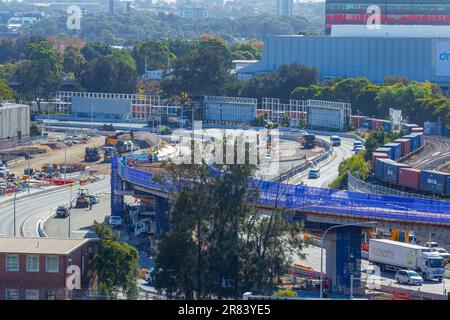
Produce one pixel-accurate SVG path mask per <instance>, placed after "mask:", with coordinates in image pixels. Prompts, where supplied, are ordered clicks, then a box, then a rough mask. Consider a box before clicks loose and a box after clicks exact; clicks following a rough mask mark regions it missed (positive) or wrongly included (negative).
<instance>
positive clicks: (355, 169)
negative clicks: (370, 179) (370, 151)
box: [330, 151, 370, 189]
mask: <svg viewBox="0 0 450 320" xmlns="http://www.w3.org/2000/svg"><path fill="white" fill-rule="evenodd" d="M338 172H339V176H338V177H337V178H336V179H335V180H334V181H333V182H332V183H331V184H330V188H332V189H347V177H346V176H347V173H348V172H350V173H351V174H353V175H354V176H356V177H357V178H360V179H365V178H366V177H367V176H368V174H369V172H370V163H369V162H368V161H366V160H365V151H362V152H360V153H358V154H355V155H353V156H351V157H349V158H347V159H345V160H343V161H342V162H341V163H340V164H339V169H338Z"/></svg>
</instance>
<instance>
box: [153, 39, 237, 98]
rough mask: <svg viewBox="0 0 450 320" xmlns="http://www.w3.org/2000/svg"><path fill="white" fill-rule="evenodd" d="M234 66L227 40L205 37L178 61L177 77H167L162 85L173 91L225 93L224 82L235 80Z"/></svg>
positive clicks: (164, 89)
mask: <svg viewBox="0 0 450 320" xmlns="http://www.w3.org/2000/svg"><path fill="white" fill-rule="evenodd" d="M230 68H231V53H230V50H229V49H228V48H227V46H226V45H225V44H224V43H222V42H220V41H218V40H216V39H210V40H206V41H202V42H201V43H200V45H199V47H198V49H197V50H196V51H194V52H191V53H190V54H187V55H185V56H184V57H182V58H180V59H177V60H176V61H175V65H174V70H173V72H172V76H173V78H171V79H165V81H163V82H162V83H161V87H162V89H163V91H165V92H166V93H167V94H169V95H179V93H180V92H187V93H188V94H189V95H190V96H197V95H221V94H224V85H225V84H226V83H227V82H229V81H231V76H230V75H229V72H228V71H229V69H230Z"/></svg>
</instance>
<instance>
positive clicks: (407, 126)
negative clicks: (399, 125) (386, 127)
mask: <svg viewBox="0 0 450 320" xmlns="http://www.w3.org/2000/svg"><path fill="white" fill-rule="evenodd" d="M417 127H419V126H418V125H417V124H413V123H404V124H403V129H405V131H406V134H410V133H411V132H412V131H411V130H412V128H417Z"/></svg>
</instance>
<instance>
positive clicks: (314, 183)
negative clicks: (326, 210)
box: [285, 135, 354, 188]
mask: <svg viewBox="0 0 450 320" xmlns="http://www.w3.org/2000/svg"><path fill="white" fill-rule="evenodd" d="M317 138H319V139H322V140H325V141H328V140H329V139H330V138H329V137H327V136H320V135H318V136H317ZM353 141H354V140H353V139H350V138H341V146H340V147H334V148H333V149H334V151H333V154H332V155H331V157H330V158H328V159H327V160H325V161H323V162H320V163H319V164H318V167H319V168H320V177H319V178H318V179H308V178H307V176H308V172H309V171H308V170H306V171H304V172H301V173H299V174H297V175H295V176H293V177H291V178H289V179H288V180H287V181H285V182H286V183H288V184H299V183H300V182H302V181H303V182H304V183H305V184H306V185H307V186H309V187H318V188H327V187H328V185H329V184H330V183H331V182H332V181H333V180H334V179H336V178H337V177H338V175H339V174H338V167H339V164H340V163H341V162H342V160H344V159H346V158H348V157H350V156H352V155H353V154H354V152H353Z"/></svg>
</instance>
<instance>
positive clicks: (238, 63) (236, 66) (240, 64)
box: [231, 60, 258, 80]
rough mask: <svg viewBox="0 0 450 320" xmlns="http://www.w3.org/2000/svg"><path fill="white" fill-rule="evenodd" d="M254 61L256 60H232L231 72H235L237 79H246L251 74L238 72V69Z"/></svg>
mask: <svg viewBox="0 0 450 320" xmlns="http://www.w3.org/2000/svg"><path fill="white" fill-rule="evenodd" d="M256 62H258V60H233V61H232V63H233V65H234V69H233V70H231V74H236V75H237V79H238V80H248V79H250V78H251V75H246V74H244V73H239V70H241V69H242V68H244V67H246V66H249V65H251V64H253V63H256Z"/></svg>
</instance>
